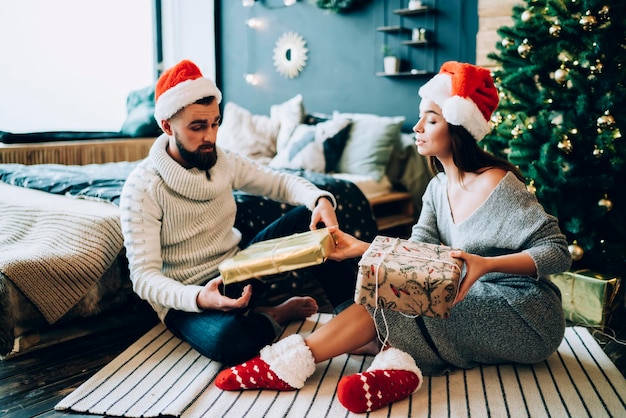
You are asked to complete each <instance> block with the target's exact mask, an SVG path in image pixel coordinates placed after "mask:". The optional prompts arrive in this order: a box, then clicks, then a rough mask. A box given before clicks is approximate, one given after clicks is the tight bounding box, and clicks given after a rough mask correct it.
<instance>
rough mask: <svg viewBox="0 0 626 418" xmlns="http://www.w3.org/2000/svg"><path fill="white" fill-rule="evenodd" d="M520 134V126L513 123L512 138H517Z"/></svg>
mask: <svg viewBox="0 0 626 418" xmlns="http://www.w3.org/2000/svg"><path fill="white" fill-rule="evenodd" d="M521 134H522V127H521V126H519V125H515V128H513V129H512V130H511V135H512V136H513V138H517V137H518V136H520V135H521Z"/></svg>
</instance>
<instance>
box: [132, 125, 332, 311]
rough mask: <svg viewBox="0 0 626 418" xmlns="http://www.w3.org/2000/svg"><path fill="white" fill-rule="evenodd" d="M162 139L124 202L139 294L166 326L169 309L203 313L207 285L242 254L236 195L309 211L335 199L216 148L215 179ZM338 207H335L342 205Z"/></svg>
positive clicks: (303, 182)
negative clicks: (184, 162) (180, 158)
mask: <svg viewBox="0 0 626 418" xmlns="http://www.w3.org/2000/svg"><path fill="white" fill-rule="evenodd" d="M168 141H169V137H168V136H167V135H165V134H163V135H161V136H160V137H159V138H157V140H156V141H155V143H154V145H153V146H152V148H151V150H150V154H149V156H148V157H147V158H146V159H145V160H144V161H142V162H141V163H140V164H139V165H138V166H137V168H136V169H135V170H133V172H132V173H131V174H130V175H129V177H128V179H127V180H126V183H125V185H124V188H123V191H122V196H121V200H120V209H121V223H122V233H123V234H124V245H125V247H126V252H127V257H128V260H129V266H130V278H131V281H132V283H133V289H134V291H135V292H136V293H137V294H138V295H139V297H141V298H142V299H145V300H147V301H148V302H149V303H150V304H151V305H152V307H153V308H154V310H155V311H156V312H157V314H158V315H159V318H160V319H161V320H163V318H165V314H166V313H167V311H168V310H169V309H170V308H173V309H177V310H182V311H187V312H199V311H200V309H199V308H198V306H197V304H196V297H197V295H198V293H199V292H200V290H201V289H202V286H201V284H203V283H204V282H206V281H207V280H208V279H211V278H213V277H215V276H217V275H218V271H217V266H218V264H219V263H220V262H222V261H223V260H224V259H226V258H229V257H232V256H233V255H234V254H235V253H236V252H237V251H238V250H239V248H238V244H239V242H240V240H241V233H240V232H239V231H238V230H237V229H236V228H235V227H234V222H235V212H236V210H237V207H236V204H235V199H234V197H233V194H232V191H233V190H242V191H245V192H248V193H251V194H256V195H262V196H267V197H269V198H272V199H274V200H278V201H282V202H287V203H291V204H294V205H305V206H307V207H308V208H309V209H310V210H312V209H313V208H314V207H315V204H316V202H317V200H318V199H319V198H320V197H322V196H328V197H330V199H331V200H332V201H333V204H335V200H334V198H333V196H332V195H331V194H330V193H328V192H325V191H323V190H320V189H318V188H317V187H316V186H315V185H313V184H312V183H310V182H308V181H306V180H304V179H302V178H300V177H297V176H294V175H288V174H285V173H280V172H277V171H273V170H270V169H268V168H266V167H263V166H261V165H258V164H256V163H255V162H254V161H251V160H249V159H246V158H244V157H241V156H240V155H238V154H236V153H233V152H229V151H227V150H221V149H219V148H218V149H217V154H218V158H217V163H216V164H215V166H214V167H212V168H211V169H210V170H209V171H208V172H207V171H201V170H198V169H196V168H192V169H186V168H184V167H183V166H181V165H180V164H179V163H178V162H176V161H175V160H174V159H173V158H172V157H170V155H169V154H168V153H167V152H166V147H167V144H168ZM335 206H336V204H335Z"/></svg>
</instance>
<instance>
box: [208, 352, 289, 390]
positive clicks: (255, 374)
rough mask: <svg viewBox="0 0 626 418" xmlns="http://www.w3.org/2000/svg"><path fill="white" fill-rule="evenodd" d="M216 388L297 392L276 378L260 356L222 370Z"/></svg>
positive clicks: (217, 378)
mask: <svg viewBox="0 0 626 418" xmlns="http://www.w3.org/2000/svg"><path fill="white" fill-rule="evenodd" d="M215 386H217V387H218V388H220V389H223V390H244V389H273V390H296V388H294V387H292V386H290V385H289V384H287V383H285V382H284V381H283V380H281V379H280V378H279V377H278V376H276V373H274V372H273V371H272V369H270V366H269V365H268V364H267V363H266V362H265V361H263V360H262V359H261V357H260V356H257V357H255V358H253V359H252V360H249V361H246V362H245V363H241V364H240V365H238V366H234V367H230V368H228V369H225V370H222V371H221V372H220V373H219V374H218V375H217V377H216V378H215Z"/></svg>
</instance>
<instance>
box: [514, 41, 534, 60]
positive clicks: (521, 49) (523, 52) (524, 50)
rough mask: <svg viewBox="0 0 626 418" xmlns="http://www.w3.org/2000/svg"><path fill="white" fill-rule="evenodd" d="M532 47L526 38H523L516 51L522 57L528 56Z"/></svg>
mask: <svg viewBox="0 0 626 418" xmlns="http://www.w3.org/2000/svg"><path fill="white" fill-rule="evenodd" d="M532 49H533V47H532V45H530V44H529V43H528V39H524V40H523V41H522V44H521V45H520V46H518V47H517V53H518V54H519V56H520V57H522V58H528V56H529V55H530V51H531V50H532Z"/></svg>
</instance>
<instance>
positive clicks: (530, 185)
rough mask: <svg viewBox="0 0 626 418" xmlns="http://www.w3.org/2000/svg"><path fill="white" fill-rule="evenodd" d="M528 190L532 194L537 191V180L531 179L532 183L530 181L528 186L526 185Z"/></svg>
mask: <svg viewBox="0 0 626 418" xmlns="http://www.w3.org/2000/svg"><path fill="white" fill-rule="evenodd" d="M526 190H528V191H529V192H531V193H532V194H535V193H537V188H536V187H535V180H531V181H530V183H528V186H526Z"/></svg>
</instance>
